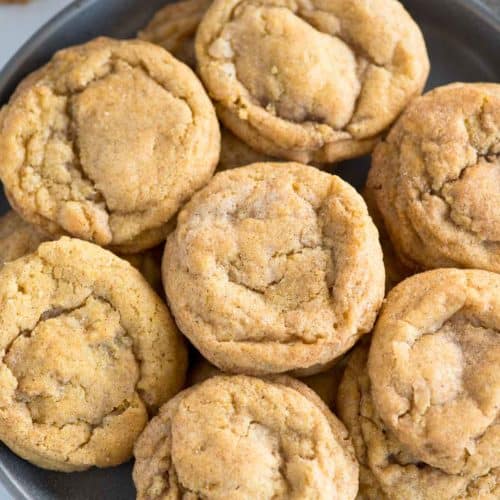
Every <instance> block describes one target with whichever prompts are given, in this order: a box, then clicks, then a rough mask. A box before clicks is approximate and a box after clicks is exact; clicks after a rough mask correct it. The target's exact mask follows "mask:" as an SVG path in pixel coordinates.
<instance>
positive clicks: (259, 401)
mask: <svg viewBox="0 0 500 500" xmlns="http://www.w3.org/2000/svg"><path fill="white" fill-rule="evenodd" d="M134 454H135V458H136V462H135V466H134V471H133V477H134V482H135V485H136V488H137V498H138V499H149V500H154V499H160V498H167V497H168V498H170V497H171V498H180V497H182V496H192V497H193V498H207V499H208V498H210V499H215V498H221V499H222V498H231V499H235V500H236V499H246V498H275V499H283V500H284V499H288V498H301V499H302V498H303V499H309V498H310V499H313V498H314V499H331V498H342V499H345V500H349V499H354V498H355V496H356V492H357V475H358V470H357V464H356V461H355V459H354V457H353V452H352V448H351V444H350V441H349V438H348V435H347V432H346V431H345V428H344V427H343V425H342V424H341V423H340V422H339V421H338V420H337V418H336V417H335V416H334V415H333V414H332V413H331V412H330V411H329V410H328V409H327V408H326V407H325V406H324V405H323V403H322V402H321V400H320V399H319V398H318V397H317V396H316V395H315V394H314V393H313V392H312V391H311V390H309V389H308V388H307V387H305V386H304V385H303V384H301V383H300V382H297V381H294V380H293V379H290V378H288V377H277V378H274V379H270V380H261V379H257V378H253V377H246V376H241V375H240V376H225V377H222V376H220V377H214V378H211V379H209V380H207V381H206V382H204V383H202V384H200V385H197V386H195V387H194V388H191V389H188V390H186V391H184V392H182V393H181V394H179V395H178V396H177V397H176V398H174V399H173V400H171V401H170V402H169V403H167V404H166V405H165V406H163V408H162V409H161V410H160V413H159V415H158V416H157V417H155V418H154V419H153V420H152V421H151V422H150V423H149V425H148V426H147V427H146V429H145V431H144V432H143V434H142V435H141V437H140V438H139V440H138V441H137V444H136V446H135V450H134Z"/></svg>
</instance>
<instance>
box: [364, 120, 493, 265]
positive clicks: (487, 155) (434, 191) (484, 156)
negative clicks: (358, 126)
mask: <svg viewBox="0 0 500 500" xmlns="http://www.w3.org/2000/svg"><path fill="white" fill-rule="evenodd" d="M467 132H468V134H469V130H468V129H467ZM469 136H470V135H469ZM406 139H409V140H411V143H412V144H413V146H414V147H415V148H416V149H418V150H419V151H421V150H422V146H421V144H419V140H418V139H419V138H418V137H415V136H414V135H413V134H411V133H409V132H404V133H403V134H402V135H401V137H400V138H399V139H398V141H397V144H395V143H394V142H389V141H384V144H386V145H387V146H390V147H396V146H397V150H398V163H399V164H400V165H401V164H404V161H405V159H404V158H403V156H402V154H403V151H402V148H401V144H402V143H404V142H405V140H406ZM499 140H500V138H499ZM426 142H427V143H430V142H431V141H429V140H427V141H426ZM433 144H434V145H435V146H436V147H439V146H440V144H439V143H438V142H434V143H433ZM469 145H470V146H471V147H473V148H474V150H475V154H476V157H475V161H474V163H470V164H468V163H464V164H463V165H462V166H461V168H460V171H459V172H458V173H457V174H455V175H454V176H452V177H449V178H447V179H446V180H444V181H443V183H442V184H441V185H440V186H437V187H432V186H433V183H434V180H433V178H432V175H431V174H430V173H429V170H428V168H425V169H424V172H425V181H426V188H424V189H422V188H420V187H419V185H418V183H417V182H416V181H415V182H411V185H412V187H413V189H414V190H415V191H416V192H417V193H418V194H417V196H416V197H415V200H416V201H418V203H419V204H422V203H423V202H424V197H425V196H429V195H430V196H434V197H436V198H439V199H440V200H441V201H442V202H443V203H444V204H445V206H446V220H447V221H448V222H449V223H450V224H452V225H453V226H454V227H456V228H457V229H459V230H462V231H465V232H467V233H468V234H471V235H473V236H475V237H479V234H478V232H475V231H473V230H472V229H471V228H470V227H468V226H466V225H463V224H460V223H459V222H458V221H457V220H455V219H454V218H453V217H451V212H452V210H453V205H452V204H451V203H450V202H449V201H448V200H447V199H446V196H445V195H444V193H443V191H444V190H445V189H446V188H447V187H449V186H451V185H453V184H454V183H456V182H458V181H460V180H463V178H464V176H465V174H466V172H467V170H468V169H470V168H473V167H475V166H476V165H477V164H478V163H479V161H480V160H484V161H486V162H488V163H490V164H493V165H498V167H499V168H500V153H494V152H492V150H493V149H494V146H491V148H490V149H489V150H488V151H486V152H481V151H479V150H478V149H477V148H476V147H474V146H473V145H472V143H471V142H470V141H469ZM426 167H427V166H426ZM396 176H397V179H396V181H395V183H394V185H395V186H398V185H400V184H401V180H402V179H403V178H402V176H401V169H398V171H397V173H396ZM373 189H375V190H378V191H380V190H381V189H382V186H381V185H379V186H373ZM408 223H409V224H410V225H411V227H412V231H413V232H414V234H415V235H417V236H419V235H420V233H419V231H418V228H417V227H416V226H415V224H414V222H413V220H412V219H411V218H408ZM481 242H482V244H489V243H493V244H500V242H499V241H496V240H488V239H481ZM407 258H408V257H407ZM410 260H412V259H411V258H410Z"/></svg>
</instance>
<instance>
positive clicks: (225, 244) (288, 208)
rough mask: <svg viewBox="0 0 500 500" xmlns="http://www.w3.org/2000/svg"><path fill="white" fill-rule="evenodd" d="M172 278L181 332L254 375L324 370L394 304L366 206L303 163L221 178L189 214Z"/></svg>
mask: <svg viewBox="0 0 500 500" xmlns="http://www.w3.org/2000/svg"><path fill="white" fill-rule="evenodd" d="M162 272H163V280H164V285H165V291H166V294H167V297H168V300H169V303H170V305H171V307H172V312H173V313H174V315H175V318H176V321H177V324H178V325H179V328H180V329H181V330H182V332H183V333H184V334H185V335H187V336H188V337H189V338H190V340H191V341H192V342H193V343H194V345H195V346H196V347H197V349H198V350H199V351H200V352H201V353H202V354H203V355H204V356H205V357H206V358H207V359H208V360H209V361H210V362H212V363H213V364H215V365H216V366H218V367H219V368H221V369H222V370H225V371H229V372H238V373H246V374H266V373H278V372H285V371H289V370H295V373H296V374H299V373H302V374H303V375H309V374H312V373H314V372H315V371H320V370H321V369H322V368H324V365H325V364H326V363H329V362H331V361H332V360H334V359H335V358H337V357H339V356H340V355H341V354H343V353H344V352H345V351H347V350H348V349H349V348H350V347H351V346H352V345H353V344H354V343H355V342H356V340H357V339H358V338H359V337H360V336H361V335H362V334H364V333H366V332H368V331H370V329H371V327H372V326H373V322H374V320H375V316H376V314H377V311H378V309H379V307H380V304H381V302H382V299H383V295H384V266H383V261H382V251H381V248H380V244H379V242H378V235H377V230H376V228H375V226H374V225H373V222H372V220H371V219H370V217H369V215H368V212H367V209H366V205H365V204H364V202H363V199H362V198H361V196H359V195H358V194H357V193H356V191H355V190H354V188H352V187H351V186H350V185H349V184H347V183H345V182H344V181H342V180H341V179H340V178H338V177H336V176H333V175H330V174H327V173H324V172H321V171H319V170H317V169H316V168H313V167H307V166H305V165H300V164H297V163H256V164H253V165H249V166H247V167H242V168H237V169H233V170H227V171H224V172H221V173H219V174H217V175H216V176H215V177H214V178H213V179H212V180H211V182H210V183H209V184H208V186H207V187H206V188H204V189H203V190H201V191H199V192H198V193H197V194H196V195H195V196H194V197H193V198H192V199H191V201H190V202H189V203H188V204H187V205H186V206H185V207H184V209H183V210H182V211H181V212H180V213H179V217H178V221H177V228H176V231H175V232H174V233H172V235H170V237H169V239H168V240H167V245H166V248H165V253H164V260H163V271H162Z"/></svg>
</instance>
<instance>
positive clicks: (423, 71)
mask: <svg viewBox="0 0 500 500" xmlns="http://www.w3.org/2000/svg"><path fill="white" fill-rule="evenodd" d="M195 47H196V57H197V62H198V70H199V73H200V75H201V77H202V79H203V81H204V83H205V86H206V87H207V89H208V91H209V93H210V95H211V96H212V98H213V99H214V100H215V102H216V106H217V111H218V114H219V117H220V118H221V119H222V121H223V122H224V124H225V125H226V126H227V127H228V128H229V129H231V130H232V131H233V132H234V133H235V134H236V135H237V136H239V137H240V138H241V139H243V140H244V141H245V142H246V143H248V144H250V146H252V147H253V148H255V149H257V150H259V151H261V152H263V153H265V154H268V155H271V156H275V157H279V158H288V159H291V160H295V161H301V162H304V163H307V162H311V161H313V162H317V163H329V162H335V161H339V160H342V159H345V158H351V157H355V156H359V155H362V154H365V153H368V152H369V151H371V150H372V148H373V147H374V145H375V143H376V142H377V139H378V138H379V136H380V135H381V133H382V132H383V131H385V130H386V129H387V128H388V127H389V126H390V125H391V123H392V122H393V121H394V120H395V119H396V118H397V116H398V115H399V113H401V111H402V110H403V109H404V108H405V106H406V105H407V104H408V102H409V101H410V100H411V99H412V98H413V97H414V96H415V95H418V94H420V93H421V91H422V89H423V87H424V84H425V81H426V79H427V75H428V73H429V60H428V57H427V52H426V47H425V42H424V39H423V37H422V34H421V32H420V30H419V28H418V26H417V25H416V24H415V22H414V21H413V20H412V19H411V17H410V15H409V14H408V13H407V12H406V11H405V10H404V8H403V7H402V5H401V4H400V3H399V2H397V1H396V0H372V1H370V2H366V1H365V0H323V1H320V0H310V1H307V2H293V1H289V0H257V1H255V0H215V1H214V2H213V3H212V5H211V6H210V7H209V9H208V11H207V13H206V14H205V16H204V18H203V20H202V22H201V24H200V26H199V29H198V32H197V36H196V45H195Z"/></svg>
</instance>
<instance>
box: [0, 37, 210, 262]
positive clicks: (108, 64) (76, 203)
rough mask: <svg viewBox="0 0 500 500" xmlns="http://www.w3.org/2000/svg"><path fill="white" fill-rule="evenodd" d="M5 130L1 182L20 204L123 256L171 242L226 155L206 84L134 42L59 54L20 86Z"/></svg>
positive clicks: (60, 230) (31, 216)
mask: <svg viewBox="0 0 500 500" xmlns="http://www.w3.org/2000/svg"><path fill="white" fill-rule="evenodd" d="M0 129H1V134H0V177H1V179H2V181H3V183H4V185H5V188H6V192H7V196H8V198H9V200H10V201H11V203H12V205H13V206H14V207H15V209H16V210H17V211H18V212H20V213H21V214H22V216H23V217H24V218H25V219H27V220H28V221H30V222H32V223H34V224H36V225H39V226H41V227H42V228H43V229H44V230H46V231H48V232H50V233H51V234H53V235H56V236H58V235H61V234H71V235H73V236H76V237H79V238H81V239H87V240H91V241H93V242H95V243H98V244H99V245H101V246H107V247H110V248H112V249H113V250H115V251H120V252H122V253H134V252H139V251H141V250H143V249H146V248H150V247H153V246H155V245H156V244H158V243H159V242H161V241H162V240H163V239H165V236H166V234H167V233H168V231H169V229H170V228H171V226H172V225H173V224H174V221H173V217H174V215H175V214H176V212H177V210H178V209H179V208H180V206H181V205H182V204H183V203H184V202H185V201H186V200H187V199H189V198H190V197H191V195H192V194H193V193H194V192H195V191H196V190H197V189H199V188H201V187H202V186H203V185H204V184H205V183H206V182H207V181H208V180H209V179H210V177H211V176H212V173H213V171H214V169H215V166H216V164H217V161H218V158H219V148H220V131H219V125H218V123H217V119H216V117H215V113H214V110H213V106H212V104H211V102H210V100H209V99H208V97H207V95H206V93H205V92H204V90H203V87H202V85H201V83H200V82H199V81H198V79H197V78H196V76H195V75H194V73H193V72H192V71H191V70H190V69H189V68H187V67H186V66H185V65H183V64H182V63H180V62H178V61H177V60H175V59H174V58H173V57H172V56H171V55H170V54H168V53H167V52H166V51H165V50H164V49H162V48H160V47H157V46H155V45H152V44H149V43H146V42H142V41H137V40H130V41H117V40H111V39H106V38H99V39H97V40H94V41H91V42H89V43H87V44H85V45H80V46H77V47H72V48H69V49H65V50H63V51H60V52H58V53H57V54H56V55H55V56H54V57H53V58H52V60H51V61H50V62H49V63H48V64H47V65H46V66H44V67H43V68H42V69H40V70H38V71H37V72H35V73H34V74H32V75H30V76H28V78H27V79H26V80H25V81H24V82H22V83H21V84H20V86H19V88H18V90H17V91H16V92H15V94H14V95H13V96H12V98H11V100H10V102H9V104H8V106H7V108H6V109H5V110H4V112H3V115H2V122H1V126H0Z"/></svg>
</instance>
